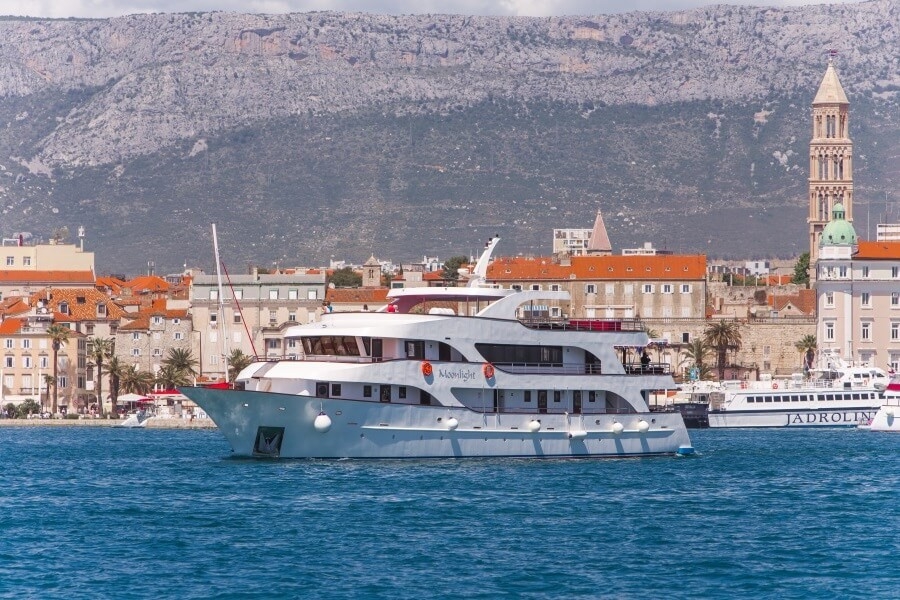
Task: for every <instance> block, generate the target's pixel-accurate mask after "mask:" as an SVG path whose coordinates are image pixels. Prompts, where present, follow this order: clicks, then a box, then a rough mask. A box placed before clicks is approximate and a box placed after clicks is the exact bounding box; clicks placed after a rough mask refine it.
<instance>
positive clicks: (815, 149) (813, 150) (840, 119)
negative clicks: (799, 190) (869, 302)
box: [807, 51, 853, 279]
mask: <svg viewBox="0 0 900 600" xmlns="http://www.w3.org/2000/svg"><path fill="white" fill-rule="evenodd" d="M835 54H836V53H835V52H834V51H832V52H831V55H830V56H829V58H828V67H827V68H826V69H825V77H823V78H822V83H821V84H820V85H819V91H818V92H817V93H816V97H815V99H814V100H813V103H812V121H813V123H812V125H813V133H812V140H811V141H810V143H809V217H808V218H807V223H809V265H810V275H811V277H812V278H813V279H815V273H816V271H815V264H816V261H817V260H818V257H819V241H820V239H821V237H822V230H823V229H825V225H827V224H828V221H829V219H830V217H831V214H832V212H833V211H834V207H835V205H836V204H841V205H843V208H844V215H845V216H844V218H845V219H846V220H847V222H848V223H852V222H853V142H852V141H850V130H849V126H850V102H849V101H848V100H847V95H846V94H844V88H843V87H841V82H840V80H839V79H838V75H837V71H836V70H835V68H834V55H835Z"/></svg>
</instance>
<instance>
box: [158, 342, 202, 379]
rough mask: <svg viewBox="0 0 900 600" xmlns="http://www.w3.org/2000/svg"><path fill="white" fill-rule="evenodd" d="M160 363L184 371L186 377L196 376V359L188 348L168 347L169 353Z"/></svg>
mask: <svg viewBox="0 0 900 600" xmlns="http://www.w3.org/2000/svg"><path fill="white" fill-rule="evenodd" d="M162 364H163V366H166V367H172V368H173V369H175V370H176V371H179V372H181V373H184V374H185V375H186V376H187V377H196V376H197V365H198V363H197V359H196V358H194V355H193V354H192V353H191V351H190V349H188V348H169V354H168V355H167V356H166V358H165V359H164V360H163V361H162Z"/></svg>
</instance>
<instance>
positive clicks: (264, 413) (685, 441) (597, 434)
mask: <svg viewBox="0 0 900 600" xmlns="http://www.w3.org/2000/svg"><path fill="white" fill-rule="evenodd" d="M182 392H183V393H184V394H185V395H186V396H188V397H189V398H190V399H191V400H193V401H194V402H196V403H197V404H198V405H199V406H200V407H202V408H203V410H205V411H206V413H207V414H208V415H209V416H210V418H212V420H213V421H214V422H215V423H216V425H218V427H219V430H220V431H221V432H222V434H223V435H224V436H225V437H226V439H227V440H228V442H229V443H230V444H231V447H232V449H233V451H234V453H235V454H236V455H238V456H261V457H280V458H452V457H457V458H462V457H503V456H508V457H578V456H584V457H587V456H596V457H624V456H648V455H669V454H676V453H677V452H678V451H679V448H681V447H689V446H690V438H689V436H688V434H687V430H686V429H685V427H684V422H683V420H682V418H681V415H680V414H678V413H637V414H605V413H604V414H577V415H566V414H564V413H563V414H559V413H551V414H540V415H538V414H531V413H529V414H525V413H501V414H497V413H479V412H475V411H471V410H468V409H465V408H461V407H446V406H422V405H413V404H393V403H380V402H364V401H354V400H339V399H329V398H315V397H309V396H297V395H291V394H278V393H272V392H257V391H244V390H223V389H211V388H201V387H193V388H191V387H188V388H183V390H182ZM323 417H324V418H323ZM533 420H539V421H540V429H539V430H538V431H532V430H530V429H529V425H531V426H532V427H533V426H534V425H533V424H532V421H533ZM617 424H620V425H617ZM620 426H621V431H620V432H618V433H616V430H617V429H619V428H620Z"/></svg>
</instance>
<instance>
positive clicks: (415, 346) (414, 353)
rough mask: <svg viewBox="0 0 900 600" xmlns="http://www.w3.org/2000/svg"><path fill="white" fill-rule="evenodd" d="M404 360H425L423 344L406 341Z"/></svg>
mask: <svg viewBox="0 0 900 600" xmlns="http://www.w3.org/2000/svg"><path fill="white" fill-rule="evenodd" d="M406 358H413V359H418V360H422V359H424V358H425V342H422V341H412V340H407V341H406Z"/></svg>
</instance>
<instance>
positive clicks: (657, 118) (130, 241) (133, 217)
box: [0, 0, 900, 272]
mask: <svg viewBox="0 0 900 600" xmlns="http://www.w3.org/2000/svg"><path fill="white" fill-rule="evenodd" d="M897 23H900V0H877V1H873V2H864V3H860V4H841V5H834V6H827V5H826V6H823V5H819V6H809V7H803V8H791V9H761V8H740V7H730V6H717V7H710V8H707V9H698V10H692V11H685V12H677V13H630V14H623V15H613V16H592V17H554V18H510V17H466V16H451V15H417V16H378V15H367V14H347V13H303V14H291V15H277V16H266V15H237V14H228V13H190V14H155V15H135V16H129V17H122V18H117V19H108V20H77V19H68V20H34V19H18V18H10V17H6V18H3V17H0V40H2V42H0V124H2V126H3V135H0V201H2V206H3V209H2V221H0V229H2V232H0V233H2V234H3V235H4V236H7V235H8V234H10V233H12V232H16V231H30V232H32V233H34V234H35V235H38V236H44V237H47V236H48V235H49V234H50V232H51V231H52V230H53V229H54V228H55V227H59V226H62V225H68V226H69V228H70V229H73V228H74V226H77V225H79V224H83V225H85V226H86V228H87V232H88V237H87V244H86V245H87V246H88V247H89V248H91V249H93V250H95V251H96V252H97V256H98V267H99V268H100V270H101V271H106V270H112V271H130V272H135V271H137V270H140V269H141V268H142V267H143V266H144V265H145V262H146V261H147V260H154V261H155V263H156V265H157V268H158V269H159V268H162V269H163V270H175V269H178V268H180V266H181V265H182V264H183V263H185V262H187V263H190V264H200V265H201V266H207V267H209V266H211V264H212V259H211V249H210V248H211V246H210V244H209V229H210V228H209V223H211V222H216V223H218V228H219V231H220V236H221V238H222V239H221V244H222V247H223V255H224V257H225V260H226V262H229V261H230V262H232V263H234V264H239V265H241V267H243V265H244V263H245V262H250V261H252V262H255V263H259V264H263V265H267V264H271V263H273V262H280V263H289V264H296V263H306V264H309V263H320V262H322V261H324V260H327V258H328V257H329V256H332V255H334V256H337V257H339V258H348V259H351V260H363V259H365V257H367V256H368V255H369V254H370V253H373V252H374V253H375V254H376V255H379V256H382V257H385V258H392V259H394V260H400V259H410V258H412V257H415V256H419V255H421V254H423V253H428V254H438V255H441V256H447V255H450V254H458V253H460V252H469V251H474V250H475V249H477V248H478V247H479V246H480V243H481V240H483V239H484V238H486V237H487V236H489V235H490V234H493V233H500V234H501V235H502V236H504V237H505V238H506V240H505V243H504V246H503V249H502V251H503V252H507V253H513V252H530V253H546V252H549V247H550V237H551V235H550V229H552V228H553V227H577V226H585V227H588V226H590V224H591V222H592V219H593V214H594V211H595V210H596V209H597V208H601V209H602V210H603V211H604V213H605V214H606V215H607V223H608V226H609V228H610V236H611V238H612V241H613V244H614V246H616V247H623V246H632V245H637V244H639V243H641V242H643V241H645V240H652V241H653V242H654V243H655V244H656V245H657V246H667V247H669V248H673V249H676V250H680V251H690V252H695V251H703V252H709V253H710V254H713V255H723V256H724V255H731V256H734V255H747V254H752V255H756V256H764V255H775V254H779V255H783V256H789V255H796V254H798V253H799V252H802V251H803V250H804V249H805V246H806V243H807V242H806V224H805V214H806V205H805V202H806V199H805V185H806V177H807V172H806V171H807V162H808V159H807V158H806V155H807V144H808V141H809V136H810V129H811V125H810V123H809V104H810V102H811V100H812V97H813V95H814V94H815V90H816V87H817V85H818V82H819V80H820V78H821V76H822V74H823V73H824V69H825V64H826V53H827V51H828V50H829V49H832V48H834V49H837V50H838V52H839V54H838V58H837V65H838V68H839V73H840V76H841V80H842V83H843V85H844V88H845V90H846V91H847V93H848V96H849V97H850V99H851V102H852V109H851V110H852V112H851V135H852V137H853V139H854V142H855V154H856V157H857V163H856V173H855V175H856V185H857V193H856V198H857V208H856V210H855V214H856V219H857V228H858V229H859V231H860V233H861V234H862V235H863V236H865V231H866V229H865V227H866V224H865V223H864V222H863V223H861V221H860V216H861V215H864V214H866V211H869V213H870V215H871V221H872V222H873V223H874V222H877V220H878V218H879V216H880V215H881V213H882V212H884V204H885V199H887V200H888V201H890V200H891V199H892V196H891V194H894V197H893V200H894V201H898V200H900V198H897V197H896V190H897V188H898V185H897V184H898V173H900V59H898V56H897V52H896V50H897V48H900V28H898V25H897ZM866 202H869V203H870V205H869V207H868V208H866V209H864V208H863V205H864V203H866ZM898 218H900V217H898ZM872 227H873V228H874V225H873V226H872Z"/></svg>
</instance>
